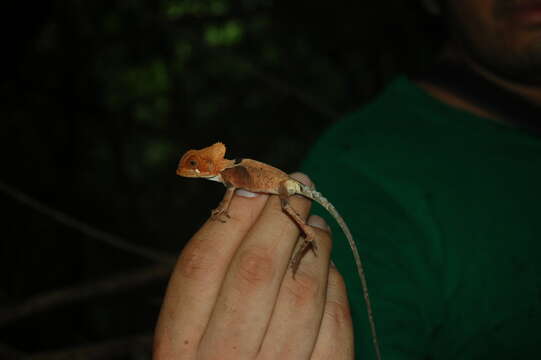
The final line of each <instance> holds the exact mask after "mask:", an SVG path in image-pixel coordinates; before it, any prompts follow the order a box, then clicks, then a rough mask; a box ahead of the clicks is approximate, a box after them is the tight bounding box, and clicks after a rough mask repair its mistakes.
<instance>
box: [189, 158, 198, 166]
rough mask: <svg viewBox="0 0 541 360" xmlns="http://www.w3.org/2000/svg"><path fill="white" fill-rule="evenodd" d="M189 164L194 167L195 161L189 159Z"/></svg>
mask: <svg viewBox="0 0 541 360" xmlns="http://www.w3.org/2000/svg"><path fill="white" fill-rule="evenodd" d="M189 164H190V166H191V167H196V166H197V161H195V160H193V159H192V160H190V161H189Z"/></svg>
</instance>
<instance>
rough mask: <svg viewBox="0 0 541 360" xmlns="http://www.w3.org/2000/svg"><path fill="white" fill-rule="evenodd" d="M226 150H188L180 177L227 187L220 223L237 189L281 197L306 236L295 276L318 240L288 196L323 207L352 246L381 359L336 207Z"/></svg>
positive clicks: (218, 147)
mask: <svg viewBox="0 0 541 360" xmlns="http://www.w3.org/2000/svg"><path fill="white" fill-rule="evenodd" d="M225 150H226V149H225V145H224V144H222V143H215V144H214V145H211V146H209V147H206V148H203V149H199V150H189V151H188V152H186V153H185V154H184V155H183V156H182V157H181V159H180V161H179V164H178V168H177V175H180V176H183V177H190V178H205V179H208V180H213V181H218V182H221V183H223V184H224V185H225V186H226V189H227V190H226V194H225V196H224V198H223V200H222V201H221V202H220V204H219V205H218V207H217V208H216V209H214V210H213V211H212V218H213V219H217V220H220V221H225V220H221V218H222V217H224V216H225V217H229V215H228V214H227V210H228V208H229V204H230V202H231V199H232V198H233V195H234V193H235V190H236V189H244V190H247V191H251V192H255V193H267V194H274V195H278V196H279V198H280V202H281V206H282V209H283V211H284V212H286V213H287V214H288V215H289V216H290V217H291V218H292V219H293V220H294V221H295V222H296V224H297V225H298V226H299V228H300V229H301V230H302V232H303V233H304V235H305V237H304V242H303V244H302V245H301V247H300V248H299V249H298V250H297V251H296V252H295V253H294V255H293V256H292V258H291V262H290V264H291V267H292V268H293V275H294V274H295V271H296V269H297V267H298V265H299V262H300V260H301V258H302V255H303V254H304V252H305V250H306V249H307V248H308V246H311V247H312V250H313V251H314V253H315V254H317V243H316V241H315V239H316V235H315V231H314V230H313V229H312V228H311V227H310V226H309V225H307V224H306V222H305V221H304V220H303V219H302V218H301V217H300V215H299V214H297V212H296V211H295V210H294V209H293V208H292V207H291V206H290V205H289V201H288V197H289V196H291V195H296V194H298V195H302V196H304V197H307V198H309V199H311V200H313V201H315V202H317V203H318V204H320V205H321V206H323V207H324V208H325V210H327V211H328V212H329V213H330V214H331V215H332V217H333V218H334V219H335V220H336V222H337V223H338V225H339V226H340V228H341V229H342V231H343V232H344V234H345V236H346V238H347V240H348V243H349V246H350V247H351V250H352V253H353V258H354V260H355V265H356V267H357V272H358V275H359V278H360V280H361V286H362V289H363V296H364V300H365V303H366V309H367V314H368V320H369V323H370V330H371V333H372V343H373V346H374V351H375V353H376V358H377V359H378V360H381V353H380V349H379V343H378V337H377V334H376V327H375V321H374V316H373V313H372V305H371V302H370V296H369V293H368V285H367V282H366V276H365V273H364V267H363V265H362V261H361V257H360V255H359V250H358V249H357V245H356V244H355V241H354V240H353V236H352V234H351V231H350V230H349V227H348V226H347V224H346V222H345V221H344V219H343V218H342V216H341V215H340V214H339V213H338V211H337V210H336V208H335V207H334V206H333V205H332V204H331V203H330V202H329V201H328V200H327V199H326V198H325V197H323V195H322V194H321V193H319V192H317V191H316V190H315V189H314V188H312V187H310V186H307V185H304V184H302V183H301V182H299V181H297V180H295V179H293V178H291V177H290V176H289V175H288V174H286V173H285V172H283V171H281V170H279V169H277V168H275V167H273V166H270V165H267V164H265V163H262V162H259V161H256V160H251V159H235V160H229V159H226V158H225Z"/></svg>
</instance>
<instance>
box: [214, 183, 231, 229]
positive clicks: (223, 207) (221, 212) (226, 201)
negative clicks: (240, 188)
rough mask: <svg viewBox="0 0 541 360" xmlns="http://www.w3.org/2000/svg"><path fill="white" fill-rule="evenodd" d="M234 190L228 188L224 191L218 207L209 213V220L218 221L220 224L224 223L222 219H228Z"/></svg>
mask: <svg viewBox="0 0 541 360" xmlns="http://www.w3.org/2000/svg"><path fill="white" fill-rule="evenodd" d="M235 190H236V188H235V187H234V186H228V187H227V188H226V190H225V195H224V198H223V199H222V201H220V203H219V204H218V207H217V208H216V209H214V210H212V212H211V217H210V219H211V220H218V221H221V222H223V223H224V222H226V220H224V219H223V217H224V216H225V217H226V218H230V216H229V214H228V210H229V205H230V204H231V200H232V199H233V195H234V194H235Z"/></svg>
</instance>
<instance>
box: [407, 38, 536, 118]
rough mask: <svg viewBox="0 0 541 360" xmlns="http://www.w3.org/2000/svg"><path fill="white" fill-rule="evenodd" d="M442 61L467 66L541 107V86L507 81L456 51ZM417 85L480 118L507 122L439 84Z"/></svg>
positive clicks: (450, 51) (444, 54) (445, 52)
mask: <svg viewBox="0 0 541 360" xmlns="http://www.w3.org/2000/svg"><path fill="white" fill-rule="evenodd" d="M442 60H445V61H451V62H455V63H462V64H465V65H467V66H468V67H469V68H471V69H472V70H473V71H474V72H476V73H477V74H478V75H480V76H481V77H483V78H485V79H486V80H488V81H489V82H491V83H493V84H494V85H496V86H498V87H500V88H502V89H505V90H507V91H509V92H512V93H514V94H516V95H518V96H520V97H521V98H523V99H524V100H526V101H528V102H530V103H532V104H537V105H541V87H539V86H532V85H526V84H521V83H517V82H513V81H510V80H508V79H505V78H503V77H501V76H499V75H497V74H494V73H493V72H490V71H489V70H487V69H486V68H484V67H483V66H481V65H480V64H478V63H476V62H475V61H473V60H472V59H471V58H470V57H468V56H467V55H466V54H464V53H463V52H460V51H456V49H452V48H448V49H447V50H446V51H444V53H443V54H442ZM417 84H418V85H419V86H420V87H422V88H423V89H425V91H427V92H428V93H430V94H431V95H432V96H434V97H435V98H437V99H439V100H440V101H442V102H445V103H447V104H448V105H451V106H454V107H457V108H460V109H463V110H466V111H469V112H471V113H474V114H476V115H478V116H482V117H485V118H490V119H493V120H495V121H499V122H505V120H504V119H502V118H501V117H500V116H499V115H498V114H496V113H493V112H491V110H490V109H486V108H483V107H481V106H479V105H478V104H475V103H473V102H471V101H469V100H468V99H465V98H463V97H462V96H460V94H455V93H453V92H452V91H449V90H448V89H446V88H442V87H439V86H438V85H437V84H431V83H429V82H424V81H422V80H421V81H419V82H417Z"/></svg>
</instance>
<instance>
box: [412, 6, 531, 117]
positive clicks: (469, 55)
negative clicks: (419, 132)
mask: <svg viewBox="0 0 541 360" xmlns="http://www.w3.org/2000/svg"><path fill="white" fill-rule="evenodd" d="M442 8H443V16H444V18H445V21H446V22H447V23H448V25H449V28H450V29H451V32H450V34H449V41H448V43H447V44H446V45H445V47H444V51H443V54H442V57H443V58H448V59H452V60H454V61H459V62H463V63H465V64H467V65H468V66H470V67H471V68H472V69H474V70H475V71H477V72H478V73H479V74H480V75H482V76H483V77H485V78H486V79H488V80H490V81H492V82H494V83H495V84H497V85H499V86H501V87H504V88H507V89H508V90H511V91H513V92H515V93H516V94H519V95H521V96H522V97H524V98H525V99H527V100H530V101H531V102H533V103H538V104H540V103H541V0H445V1H443V3H442ZM419 85H420V86H421V87H422V88H424V89H425V90H426V91H428V92H429V93H430V94H431V95H433V96H434V97H436V98H438V99H440V100H442V101H444V102H446V103H447V104H449V105H451V106H455V107H459V108H462V109H464V110H467V111H470V112H472V113H474V114H476V115H479V116H483V117H488V118H491V119H493V120H496V121H501V119H499V118H498V116H497V115H496V114H493V113H490V112H488V111H486V110H485V109H482V108H479V107H478V106H475V105H473V104H471V103H469V102H468V101H467V100H463V99H461V98H459V97H458V96H455V95H454V94H452V93H450V92H449V91H446V90H444V89H441V88H438V87H436V86H433V85H431V84H428V83H419Z"/></svg>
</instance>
